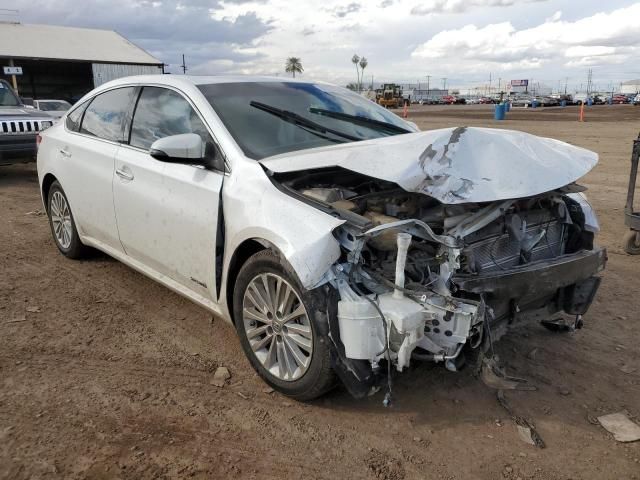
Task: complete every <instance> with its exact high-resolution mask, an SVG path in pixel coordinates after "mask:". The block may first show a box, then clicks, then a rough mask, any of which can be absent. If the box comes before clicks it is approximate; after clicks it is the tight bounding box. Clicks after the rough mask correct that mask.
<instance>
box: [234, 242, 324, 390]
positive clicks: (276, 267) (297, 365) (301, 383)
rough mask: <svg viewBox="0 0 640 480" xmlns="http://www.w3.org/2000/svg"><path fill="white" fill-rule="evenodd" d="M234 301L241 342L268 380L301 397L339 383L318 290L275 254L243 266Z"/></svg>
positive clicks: (263, 254) (267, 252)
mask: <svg viewBox="0 0 640 480" xmlns="http://www.w3.org/2000/svg"><path fill="white" fill-rule="evenodd" d="M233 300H234V301H233V305H234V319H235V323H236V329H237V331H238V335H239V337H240V343H241V344H242V348H243V350H244V351H245V354H246V355H247V357H248V359H249V361H250V362H251V365H252V366H253V368H254V369H255V370H256V372H258V374H259V375H260V376H261V377H262V378H263V379H264V380H265V382H267V383H268V384H269V385H271V386H272V387H273V388H274V389H276V390H278V391H279V392H281V393H283V394H285V395H287V396H290V397H293V398H295V399H297V400H311V399H313V398H316V397H318V396H320V395H322V394H323V393H325V392H326V391H328V390H329V389H330V388H331V387H332V386H333V385H334V383H335V382H334V374H333V371H332V369H331V365H330V357H329V345H328V343H327V338H326V337H325V336H324V335H322V333H321V328H320V326H319V325H318V321H319V320H318V319H316V315H315V314H316V311H315V308H314V304H315V303H316V302H315V301H314V298H313V294H311V293H310V292H307V291H305V290H304V289H303V288H302V286H301V285H300V283H299V281H298V279H297V277H296V275H295V273H294V272H293V271H291V268H290V267H288V265H284V264H283V262H282V261H281V260H280V258H279V257H278V256H277V255H276V254H275V253H274V252H272V251H270V250H263V251H261V252H258V253H256V254H255V255H253V256H252V257H251V258H250V259H249V260H248V261H247V262H246V263H245V264H244V265H243V267H242V269H241V270H240V272H239V274H238V279H237V280H236V285H235V290H234V298H233Z"/></svg>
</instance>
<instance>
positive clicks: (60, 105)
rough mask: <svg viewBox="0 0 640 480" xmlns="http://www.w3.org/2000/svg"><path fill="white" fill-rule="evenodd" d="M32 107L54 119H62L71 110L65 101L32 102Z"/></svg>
mask: <svg viewBox="0 0 640 480" xmlns="http://www.w3.org/2000/svg"><path fill="white" fill-rule="evenodd" d="M33 106H34V107H35V108H37V109H38V110H41V111H43V112H47V113H48V114H49V115H51V116H52V117H54V118H60V117H62V116H63V115H64V114H65V113H66V111H67V110H69V109H70V108H71V104H70V103H69V102H67V101H66V100H34V101H33Z"/></svg>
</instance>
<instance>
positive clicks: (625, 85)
mask: <svg viewBox="0 0 640 480" xmlns="http://www.w3.org/2000/svg"><path fill="white" fill-rule="evenodd" d="M620 93H640V79H638V80H628V81H626V82H622V83H621V84H620Z"/></svg>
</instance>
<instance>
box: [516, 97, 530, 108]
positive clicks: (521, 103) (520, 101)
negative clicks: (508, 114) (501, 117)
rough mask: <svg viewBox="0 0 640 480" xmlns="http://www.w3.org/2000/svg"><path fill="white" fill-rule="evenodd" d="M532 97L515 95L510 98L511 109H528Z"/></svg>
mask: <svg viewBox="0 0 640 480" xmlns="http://www.w3.org/2000/svg"><path fill="white" fill-rule="evenodd" d="M531 99H532V97H531V96H529V95H517V96H514V97H512V98H511V106H512V107H528V106H529V105H530V104H531Z"/></svg>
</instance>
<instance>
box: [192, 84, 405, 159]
mask: <svg viewBox="0 0 640 480" xmlns="http://www.w3.org/2000/svg"><path fill="white" fill-rule="evenodd" d="M198 88H199V89H200V91H201V92H202V93H203V94H204V96H205V97H206V98H207V100H208V101H209V103H210V104H211V106H213V108H214V110H215V111H216V113H217V114H218V116H219V117H220V119H221V120H222V123H224V125H225V127H226V128H227V130H229V133H230V134H231V135H232V136H233V138H234V139H235V141H236V142H237V143H238V145H239V146H240V148H242V150H243V152H244V153H245V155H246V156H248V157H250V158H254V159H261V158H265V157H269V156H272V155H278V154H280V153H286V152H292V151H295V150H304V149H308V148H314V147H322V146H325V145H335V144H336V143H337V141H338V140H339V142H340V143H343V142H352V141H358V140H369V139H373V138H379V137H385V136H389V135H398V134H399V133H403V132H413V131H415V128H414V127H412V126H411V125H410V124H408V123H407V122H405V121H403V120H402V119H401V118H400V117H398V116H397V115H395V114H393V113H391V112H389V111H388V110H386V109H384V108H382V107H380V106H378V105H376V104H375V103H373V102H372V101H371V100H367V99H366V98H364V97H362V96H360V95H358V94H356V93H354V92H351V91H349V90H347V89H345V88H341V87H335V86H333V85H320V84H312V83H297V82H243V83H215V84H210V85H199V86H198ZM327 112H328V113H327ZM332 112H336V113H339V114H340V115H332V114H331V113H332ZM368 120H369V121H368ZM370 120H373V121H370ZM322 128H326V129H327V131H328V132H329V133H327V131H323V130H322ZM331 132H336V133H337V134H338V135H335V134H333V135H332V134H331Z"/></svg>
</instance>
